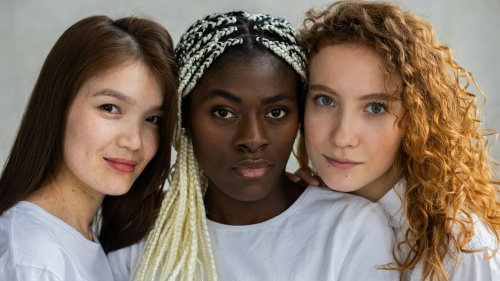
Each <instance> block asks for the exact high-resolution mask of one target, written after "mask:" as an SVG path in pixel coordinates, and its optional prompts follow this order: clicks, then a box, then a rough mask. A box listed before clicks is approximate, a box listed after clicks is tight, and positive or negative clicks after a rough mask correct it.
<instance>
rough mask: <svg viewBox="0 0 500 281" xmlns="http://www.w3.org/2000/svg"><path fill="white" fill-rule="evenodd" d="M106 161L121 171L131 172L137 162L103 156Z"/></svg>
mask: <svg viewBox="0 0 500 281" xmlns="http://www.w3.org/2000/svg"><path fill="white" fill-rule="evenodd" d="M104 160H106V162H107V163H108V164H109V165H110V166H111V167H113V168H114V169H116V170H118V171H120V172H122V173H132V172H133V171H134V170H135V166H137V163H136V162H135V161H132V160H129V159H125V158H104Z"/></svg>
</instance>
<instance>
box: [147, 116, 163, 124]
mask: <svg viewBox="0 0 500 281" xmlns="http://www.w3.org/2000/svg"><path fill="white" fill-rule="evenodd" d="M146 121H147V122H151V123H153V124H156V125H158V124H160V122H161V117H159V116H149V117H148V118H146Z"/></svg>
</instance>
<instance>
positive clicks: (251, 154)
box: [188, 54, 303, 225]
mask: <svg viewBox="0 0 500 281" xmlns="http://www.w3.org/2000/svg"><path fill="white" fill-rule="evenodd" d="M219 66H221V67H215V68H210V69H209V70H208V71H207V72H206V73H205V74H204V76H203V77H202V79H200V81H199V82H198V84H197V86H196V87H195V89H193V91H192V92H191V94H190V109H189V124H190V125H189V129H188V131H189V135H190V136H191V138H192V140H193V147H194V152H195V156H196V159H197V161H198V163H199V165H200V168H201V169H202V170H203V171H204V173H205V174H206V175H207V176H208V178H209V187H208V193H207V196H206V198H205V200H206V202H207V217H208V218H209V219H211V220H213V221H216V222H219V223H224V224H230V225H248V224H255V223H259V222H263V221H265V220H268V219H270V218H273V217H275V216H277V215H279V214H280V213H282V212H283V211H284V210H286V209H287V208H288V207H289V206H290V205H291V204H292V203H293V202H294V201H295V200H296V199H297V198H298V197H299V196H300V194H301V193H302V191H303V187H301V186H300V185H298V184H295V183H292V182H290V181H289V180H288V179H286V177H285V173H284V170H285V167H286V163H287V161H288V158H289V156H290V153H291V150H292V147H293V143H294V140H295V136H296V134H297V130H298V118H299V117H298V107H297V95H298V93H297V91H298V88H297V85H298V76H297V74H296V73H295V72H294V71H293V70H292V69H291V68H290V67H289V66H288V65H287V64H286V63H285V62H282V61H281V60H280V59H278V58H276V57H274V56H272V55H270V54H261V55H257V56H254V57H247V56H236V57H234V56H231V59H228V60H225V61H224V62H222V63H221V65H219Z"/></svg>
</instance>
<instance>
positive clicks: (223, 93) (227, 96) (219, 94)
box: [203, 89, 241, 103]
mask: <svg viewBox="0 0 500 281" xmlns="http://www.w3.org/2000/svg"><path fill="white" fill-rule="evenodd" d="M217 97H221V98H225V99H227V100H230V101H233V102H237V103H241V98H239V97H237V96H235V95H233V94H231V93H230V92H227V91H224V90H220V89H215V90H212V91H210V92H209V93H208V95H206V96H205V97H204V98H203V99H204V100H210V99H215V98H217Z"/></svg>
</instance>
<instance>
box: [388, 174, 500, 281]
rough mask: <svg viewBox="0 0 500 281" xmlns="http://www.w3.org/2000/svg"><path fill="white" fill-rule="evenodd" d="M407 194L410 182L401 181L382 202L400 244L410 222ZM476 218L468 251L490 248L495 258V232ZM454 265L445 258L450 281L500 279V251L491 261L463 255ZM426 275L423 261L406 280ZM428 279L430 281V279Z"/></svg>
mask: <svg viewBox="0 0 500 281" xmlns="http://www.w3.org/2000/svg"><path fill="white" fill-rule="evenodd" d="M405 191H406V180H405V179H404V178H403V179H402V180H400V181H399V182H398V183H397V184H396V185H395V186H394V188H392V189H391V190H390V191H389V192H387V193H386V194H385V195H384V197H382V198H381V199H380V200H379V201H378V203H379V204H381V205H382V207H384V209H385V210H386V212H387V213H388V215H389V216H390V217H391V218H390V222H389V224H390V225H391V226H392V227H393V230H394V234H395V235H396V239H397V240H398V241H403V240H404V233H405V231H406V229H407V224H406V220H405V218H404V216H403V208H402V207H403V204H402V201H401V198H402V196H403V195H404V193H405ZM472 218H473V219H474V221H475V223H474V237H473V238H472V240H471V241H470V242H469V244H468V245H467V247H466V248H467V249H470V250H473V249H476V250H477V249H487V254H488V255H490V256H491V253H492V251H491V250H493V249H495V248H496V245H497V243H498V241H497V239H496V237H495V236H494V235H493V234H492V232H491V231H490V230H489V229H488V228H487V227H486V226H485V225H484V224H483V223H482V222H481V220H479V218H478V217H477V216H476V215H474V214H472ZM453 266H454V262H453V260H451V259H445V261H444V267H445V270H446V273H447V276H448V278H449V281H464V280H481V281H490V280H492V281H493V280H495V281H498V280H500V251H499V252H497V253H496V254H495V256H494V257H493V258H491V259H485V258H484V252H483V251H481V252H473V253H460V260H459V263H458V265H457V267H456V269H455V270H454V271H453ZM422 272H423V261H420V262H419V263H418V264H417V265H416V266H415V268H414V269H413V270H408V271H407V272H405V274H404V278H403V280H405V281H421V280H422ZM426 280H430V279H429V278H427V279H426Z"/></svg>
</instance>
